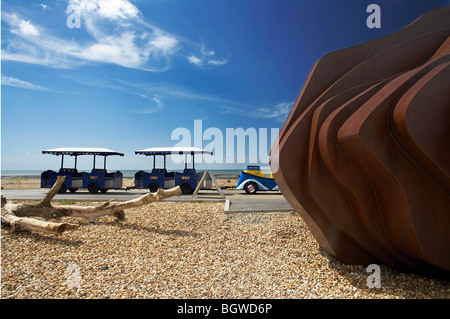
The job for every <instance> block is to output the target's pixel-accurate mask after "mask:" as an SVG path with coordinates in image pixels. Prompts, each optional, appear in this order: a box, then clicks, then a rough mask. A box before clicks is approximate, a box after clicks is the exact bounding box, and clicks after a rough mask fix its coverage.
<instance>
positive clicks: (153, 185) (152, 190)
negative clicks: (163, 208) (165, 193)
mask: <svg viewBox="0 0 450 319" xmlns="http://www.w3.org/2000/svg"><path fill="white" fill-rule="evenodd" d="M148 189H149V190H150V193H156V192H157V191H158V189H159V185H158V184H156V183H151V184H150V186H149V188H148Z"/></svg>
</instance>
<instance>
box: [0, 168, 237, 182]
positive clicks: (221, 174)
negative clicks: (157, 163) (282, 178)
mask: <svg viewBox="0 0 450 319" xmlns="http://www.w3.org/2000/svg"><path fill="white" fill-rule="evenodd" d="M112 171H114V170H111V172H112ZM204 171H205V170H197V172H204ZM125 172H126V173H124V174H123V178H134V173H135V172H137V171H131V170H125ZM210 172H211V173H212V174H213V175H214V176H215V177H216V178H223V179H227V178H239V175H240V173H241V171H237V170H230V171H229V172H227V171H226V170H217V171H214V170H210ZM14 178H25V179H40V178H41V174H40V173H34V172H33V173H28V174H27V172H26V171H25V172H24V173H23V174H21V173H19V172H18V171H13V172H8V171H4V172H3V171H2V172H1V179H5V180H6V179H14Z"/></svg>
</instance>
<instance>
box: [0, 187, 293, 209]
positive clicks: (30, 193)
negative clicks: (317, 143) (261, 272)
mask: <svg viewBox="0 0 450 319" xmlns="http://www.w3.org/2000/svg"><path fill="white" fill-rule="evenodd" d="M47 192H48V189H27V190H2V191H1V194H2V195H3V196H5V197H6V198H7V199H9V200H25V199H31V200H40V199H42V198H43V197H44V196H45V194H46V193H47ZM146 193H147V191H146V190H128V191H125V190H109V191H108V192H107V193H97V194H90V193H89V192H88V191H84V190H79V191H77V192H76V193H70V192H67V193H64V194H56V195H55V197H54V198H53V200H56V201H61V200H70V201H93V202H105V201H108V200H116V201H126V200H130V199H134V198H137V197H140V196H142V195H145V194H146ZM223 193H224V195H225V198H222V197H221V196H220V194H219V193H218V192H216V191H212V190H201V191H199V193H198V194H197V196H196V197H192V195H181V196H180V197H169V198H166V199H165V200H164V201H183V202H198V201H209V202H224V205H225V213H242V212H283V211H292V210H293V208H292V207H291V205H289V203H288V202H287V201H286V199H285V198H284V197H283V195H282V194H281V193H280V192H258V193H256V194H252V195H250V194H246V193H245V192H244V191H236V190H224V191H223Z"/></svg>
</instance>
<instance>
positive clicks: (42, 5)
mask: <svg viewBox="0 0 450 319" xmlns="http://www.w3.org/2000/svg"><path fill="white" fill-rule="evenodd" d="M39 6H40V7H41V8H42V10H47V9H49V8H50V7H49V6H48V5H46V4H43V3H41V4H39Z"/></svg>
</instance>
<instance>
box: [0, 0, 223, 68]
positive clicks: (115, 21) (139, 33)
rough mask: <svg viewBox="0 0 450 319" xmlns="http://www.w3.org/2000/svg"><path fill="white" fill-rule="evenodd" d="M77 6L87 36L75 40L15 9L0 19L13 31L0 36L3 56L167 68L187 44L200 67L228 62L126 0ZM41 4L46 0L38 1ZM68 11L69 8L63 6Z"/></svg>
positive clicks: (74, 2) (61, 64)
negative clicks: (149, 18) (155, 23)
mask: <svg viewBox="0 0 450 319" xmlns="http://www.w3.org/2000/svg"><path fill="white" fill-rule="evenodd" d="M68 4H69V6H76V7H77V8H78V11H79V14H80V19H81V23H80V25H81V28H83V29H84V31H86V32H85V33H86V34H88V38H86V39H83V42H75V41H74V40H73V39H72V38H71V39H65V38H62V37H60V36H56V35H55V34H56V33H57V31H56V30H55V31H52V30H51V29H48V27H47V28H44V27H42V26H39V25H37V24H35V23H33V22H32V21H29V20H27V19H24V18H22V17H20V16H19V15H18V14H15V13H12V12H11V13H4V14H3V16H2V20H4V21H5V23H6V27H5V29H6V30H9V31H10V32H11V33H12V34H11V36H9V37H7V38H5V40H4V41H2V42H3V43H2V60H10V61H18V62H24V63H33V64H39V65H44V66H48V67H54V68H73V67H77V66H79V65H82V64H86V63H88V62H95V63H112V64H117V65H120V66H123V67H127V68H135V69H141V70H146V71H155V72H161V71H166V70H167V69H168V68H169V67H170V66H171V63H170V61H171V59H172V58H173V57H174V56H175V55H176V54H178V53H179V51H180V50H191V53H190V54H189V58H188V61H189V62H190V63H192V64H194V65H197V66H198V67H213V66H220V65H223V64H226V63H227V62H228V60H226V59H221V58H220V57H219V58H218V57H216V55H215V52H214V50H211V49H207V48H206V47H205V46H204V45H203V44H196V43H195V42H192V41H189V40H187V39H184V38H182V37H179V36H177V35H173V34H171V33H169V32H167V31H165V30H162V29H160V28H157V27H155V26H152V25H150V24H148V23H147V22H145V21H144V19H143V18H142V13H141V12H140V11H139V9H138V8H137V7H136V6H134V5H133V4H132V3H131V2H130V1H128V0H69V1H68ZM40 6H41V7H42V8H43V9H44V10H45V9H46V8H48V6H47V5H45V4H41V5H40ZM66 14H67V16H68V17H70V16H71V15H72V14H73V10H72V9H71V10H69V7H68V10H67V12H66Z"/></svg>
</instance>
